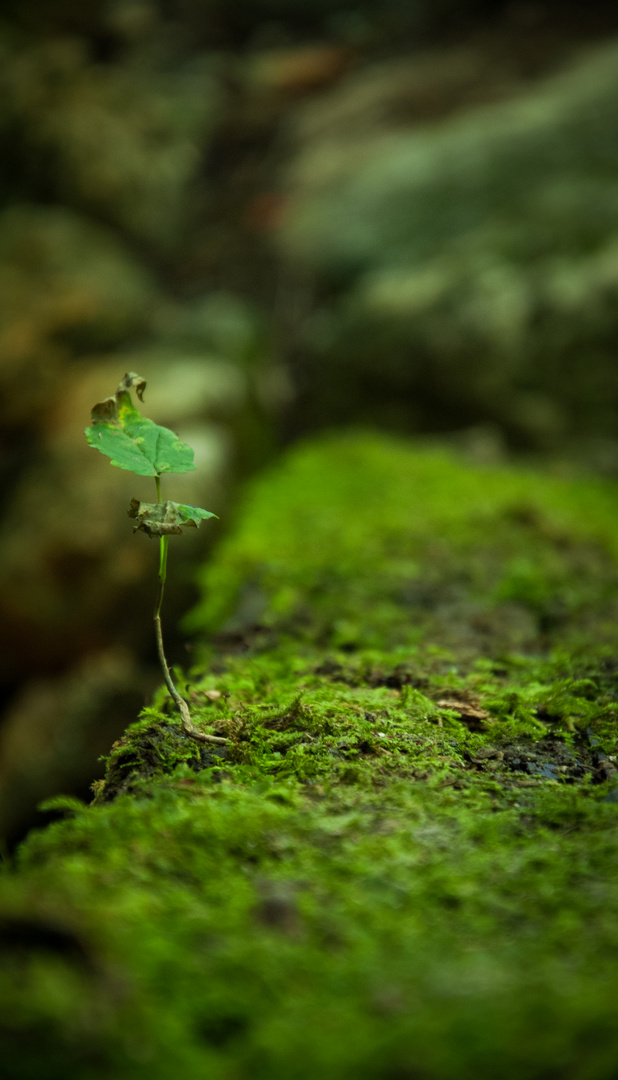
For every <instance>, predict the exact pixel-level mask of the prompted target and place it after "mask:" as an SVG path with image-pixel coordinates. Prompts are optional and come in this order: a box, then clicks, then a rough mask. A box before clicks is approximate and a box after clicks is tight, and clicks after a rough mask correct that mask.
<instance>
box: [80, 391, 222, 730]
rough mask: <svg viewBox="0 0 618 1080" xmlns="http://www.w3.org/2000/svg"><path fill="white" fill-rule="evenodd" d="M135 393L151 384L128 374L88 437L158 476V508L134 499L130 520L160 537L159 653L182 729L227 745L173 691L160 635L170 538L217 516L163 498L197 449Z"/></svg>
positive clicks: (124, 463)
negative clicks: (138, 404) (165, 483)
mask: <svg viewBox="0 0 618 1080" xmlns="http://www.w3.org/2000/svg"><path fill="white" fill-rule="evenodd" d="M133 388H134V389H135V393H136V394H137V396H138V398H139V400H140V401H143V400H144V390H145V389H146V382H145V380H144V379H142V378H141V377H140V376H139V375H136V374H135V372H133V371H129V372H128V373H127V374H126V375H125V376H124V378H123V379H122V380H121V382H120V384H119V386H118V389H117V390H116V393H115V394H114V395H113V397H108V398H105V401H100V402H98V404H96V405H95V406H93V409H92V413H91V424H90V427H87V428H85V430H84V434H85V436H86V439H87V440H88V443H89V444H90V446H94V447H95V448H96V449H97V450H100V451H101V453H102V454H105V455H106V457H108V458H111V463H112V465H117V466H118V468H119V469H126V470H127V471H128V472H132V473H135V474H136V475H137V476H153V477H154V482H155V485H156V488H157V501H156V503H142V502H140V501H139V500H138V499H131V505H130V507H129V510H128V515H129V517H130V518H133V519H134V520H135V521H136V522H137V524H136V525H135V528H134V529H133V531H134V532H138V531H141V532H145V533H146V535H147V536H150V537H151V538H154V537H158V538H159V587H158V590H157V599H156V603H155V609H154V626H155V637H156V641H157V653H158V656H159V662H160V664H161V669H162V671H163V678H164V679H165V685H166V686H167V688H168V690H169V692H170V694H171V695H172V698H173V700H174V701H175V703H176V705H177V706H178V710H179V712H180V716H181V719H182V723H183V727H184V729H185V731H186V732H187V734H188V735H191V736H193V738H194V739H200V740H201V741H202V742H216V743H224V742H225V741H226V740H225V739H221V738H219V737H218V736H216V735H206V734H205V733H204V732H202V731H198V729H197V728H196V727H195V726H194V724H193V721H192V720H191V713H190V712H189V706H188V705H187V702H186V701H185V700H184V698H182V697H181V696H180V694H179V693H178V690H177V689H176V687H175V686H174V682H173V679H172V676H171V674H170V669H169V667H168V663H167V660H166V658H165V652H164V649H163V634H162V632H161V605H162V603H163V591H164V589H165V579H166V576H167V549H168V545H169V539H170V536H173V535H174V534H182V530H183V528H187V527H192V528H197V527H198V526H199V524H200V522H201V521H205V520H206V518H212V517H216V516H217V515H216V514H211V513H210V511H209V510H202V508H201V507H200V506H186V505H185V504H184V503H176V502H169V501H165V502H164V501H163V500H162V499H161V476H162V475H163V473H185V472H190V471H191V470H192V469H194V468H195V465H194V463H193V450H192V449H191V447H190V446H187V444H186V443H183V442H181V440H180V439H179V438H178V436H177V435H175V434H174V432H173V431H170V430H169V428H165V427H161V426H160V425H159V424H155V423H154V422H153V421H152V420H147V419H146V418H145V417H143V416H141V415H140V413H139V412H138V411H137V409H136V408H135V405H134V404H133V401H132V399H131V394H130V391H131V389H133Z"/></svg>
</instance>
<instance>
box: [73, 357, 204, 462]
mask: <svg viewBox="0 0 618 1080" xmlns="http://www.w3.org/2000/svg"><path fill="white" fill-rule="evenodd" d="M132 387H134V388H135V392H136V394H137V396H138V398H139V399H140V401H142V400H143V394H144V390H145V389H146V382H145V380H144V379H142V378H141V377H140V376H139V375H136V374H135V372H133V371H129V372H127V374H126V375H125V376H124V378H123V379H122V380H121V382H120V384H119V386H118V389H117V390H116V393H115V394H114V395H113V397H108V398H105V400H104V401H100V402H98V403H97V404H96V405H95V406H94V407H93V409H92V414H91V420H92V423H91V425H90V427H87V428H85V430H84V434H85V436H86V439H87V440H88V443H89V445H90V446H93V447H95V449H97V450H100V451H101V453H102V454H105V455H106V456H107V457H108V458H111V462H112V465H117V466H118V468H120V469H127V470H128V471H129V472H132V473H136V474H137V475H138V476H160V475H161V473H184V472H190V471H191V470H192V469H194V468H195V465H194V462H193V450H192V449H191V447H190V446H187V444H186V443H183V442H182V441H181V440H180V439H179V438H178V436H177V435H175V434H174V432H173V431H170V429H169V428H166V427H161V425H160V424H155V423H154V422H153V421H152V420H148V419H146V418H145V417H143V416H141V415H140V413H139V412H138V411H137V409H136V408H135V406H134V404H133V402H132V400H131V394H130V390H131V388H132Z"/></svg>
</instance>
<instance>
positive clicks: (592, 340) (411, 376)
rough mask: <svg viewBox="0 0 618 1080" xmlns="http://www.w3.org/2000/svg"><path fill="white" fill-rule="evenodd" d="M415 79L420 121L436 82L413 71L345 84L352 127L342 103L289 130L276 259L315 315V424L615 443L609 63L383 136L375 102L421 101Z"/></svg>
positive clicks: (617, 256) (614, 216) (592, 62)
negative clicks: (308, 295)
mask: <svg viewBox="0 0 618 1080" xmlns="http://www.w3.org/2000/svg"><path fill="white" fill-rule="evenodd" d="M460 69H461V70H460V72H459V74H458V75H453V74H451V77H450V82H448V83H447V85H446V86H444V87H443V93H444V94H446V98H444V101H443V103H442V104H441V105H440V106H439V109H440V110H442V111H445V112H446V113H448V112H449V110H450V109H451V108H452V107H451V106H449V105H448V101H449V100H450V99H449V95H450V94H451V90H452V87H453V86H454V85H456V84H457V83H458V82H459V84H460V85H464V84H465V83H466V80H467V82H468V83H469V84H470V85H472V83H471V82H470V72H469V71H467V69H466V65H465V64H464V63H463V61H462V64H461V65H460ZM423 71H424V72H425V79H426V81H427V83H428V85H429V86H430V90H428V94H429V96H430V100H431V105H430V113H431V111H433V110H434V108H435V105H434V103H435V101H436V92H435V83H436V78H435V73H433V74H430V73H429V72H428V71H427V68H426V65H425V67H423V62H422V61H421V62H420V74H419V72H417V73H416V77H415V75H414V72H415V60H414V58H411V59H410V61H409V70H408V71H407V72H406V70H405V67H403V66H402V65H401V63H400V62H397V63H394V64H393V65H392V69H391V80H392V81H391V84H390V89H389V90H388V92H387V86H388V71H387V69H383V70H382V72H381V75H380V78H379V79H376V77H375V73H374V74H373V75H372V74H371V73H370V74H369V75H368V76H366V78H365V77H363V76H362V75H361V76H357V77H356V82H355V83H354V88H355V93H356V99H357V100H356V113H354V109H353V104H354V101H353V97H352V96H351V90H350V87H349V86H348V87H346V86H345V84H344V85H343V86H342V87H341V88H339V89H337V90H334V91H332V92H331V95H330V97H327V98H322V100H321V101H320V102H318V104H317V105H316V107H315V110H314V113H315V115H314V113H312V107H311V106H310V105H309V106H307V109H306V113H305V120H304V122H303V125H302V126H300V128H299V133H300V134H299V137H300V138H301V139H302V136H303V132H305V131H308V132H309V133H310V136H309V138H308V142H307V143H306V144H305V145H301V147H300V148H299V152H298V155H297V157H296V160H295V162H294V165H293V167H292V168H291V170H290V174H289V202H288V209H287V214H286V216H285V218H284V222H283V225H282V227H281V230H280V240H281V245H282V247H283V249H284V251H285V252H286V254H287V256H288V258H289V260H290V262H291V264H292V265H293V266H299V265H300V266H301V267H302V266H305V267H307V268H308V269H310V271H311V272H312V273H313V274H314V275H317V280H318V283H319V285H318V287H319V289H320V291H321V292H322V294H323V295H325V296H326V299H325V300H324V301H322V302H321V304H320V307H319V310H317V311H316V312H315V313H314V314H313V315H311V316H310V317H309V318H308V319H306V321H305V324H304V325H303V326H302V328H301V331H300V333H301V337H302V341H303V346H302V347H304V349H305V351H306V356H307V357H308V359H306V361H305V362H306V370H305V371H304V374H303V378H304V381H305V385H311V391H309V392H308V395H307V403H308V408H309V409H310V410H311V418H310V423H312V422H313V423H315V422H316V417H317V416H319V417H320V420H321V422H324V419H326V420H327V421H330V422H333V421H335V420H337V419H341V418H342V416H343V415H345V413H344V410H347V412H348V414H349V413H353V414H354V415H355V416H356V417H359V415H360V417H361V418H364V419H368V420H374V421H375V420H378V421H379V422H382V423H387V424H389V425H390V426H399V427H403V428H408V429H419V428H421V429H423V428H424V429H430V430H431V429H432V428H433V429H435V428H444V429H449V428H451V429H452V428H458V427H463V426H469V425H472V424H478V423H497V424H498V425H499V426H500V427H501V428H502V429H503V430H504V431H505V432H506V434H507V436H508V438H509V440H510V442H511V444H512V445H513V444H514V445H516V446H520V447H528V448H534V449H541V450H556V449H563V448H564V447H567V446H569V445H570V444H571V443H572V441H573V439H574V438H579V439H583V440H584V441H585V439H586V437H588V438H592V437H595V438H596V437H598V436H599V435H602V436H610V435H611V434H612V432H613V431H614V430H615V425H616V419H617V413H618V374H617V369H616V364H615V353H616V347H617V345H618V315H617V311H618V307H617V303H616V301H617V299H618V199H617V197H616V185H615V175H616V169H617V168H618V150H617V149H616V148H617V147H618V46H617V45H616V44H613V45H611V46H607V47H605V48H603V49H598V50H597V51H595V52H593V53H592V54H591V55H590V56H588V57H587V58H586V59H585V60H583V61H580V62H579V63H578V64H573V65H572V66H571V67H569V68H568V70H565V71H564V72H562V73H561V74H559V75H555V76H554V77H552V78H551V79H548V80H547V81H546V82H544V83H541V84H539V85H538V86H537V88H536V89H530V90H529V91H528V93H526V94H525V95H523V94H519V95H518V96H517V97H516V98H515V99H514V100H509V101H506V102H497V103H495V104H492V105H484V106H482V107H476V108H472V109H469V110H467V111H464V112H463V113H461V112H460V110H459V109H455V111H454V112H453V113H452V115H451V116H448V115H445V117H444V119H441V120H440V122H434V123H431V122H430V123H425V124H423V126H422V127H418V123H419V114H418V110H417V111H416V113H415V110H414V108H411V110H410V111H411V117H412V127H413V128H415V129H414V130H409V129H407V128H406V123H405V118H404V119H402V113H401V109H400V111H399V113H398V114H397V115H395V117H394V118H393V114H392V113H391V114H390V121H389V122H388V123H386V124H385V122H384V121H385V115H388V109H387V108H386V104H385V103H389V102H390V103H391V105H392V102H393V101H397V100H398V101H399V104H400V105H401V101H402V100H403V99H404V98H405V95H406V93H408V92H410V93H411V90H410V88H411V87H414V88H415V89H414V94H413V95H412V97H413V98H414V100H415V101H418V100H419V98H422V94H421V93H420V90H419V79H420V76H421V75H422V74H423ZM421 81H422V79H421ZM431 87H433V88H434V89H431ZM503 89H504V88H502V89H500V88H497V89H496V94H497V96H498V97H499V96H501V95H502V93H503ZM414 95H416V96H414ZM329 102H330V105H331V110H330V113H329ZM385 110H386V114H385ZM326 364H328V369H329V383H328V390H327V392H326V393H320V391H321V390H322V388H323V387H324V386H325V384H324V381H323V380H322V381H319V380H318V371H319V370H321V369H322V367H323V366H324V365H326ZM311 394H313V400H311Z"/></svg>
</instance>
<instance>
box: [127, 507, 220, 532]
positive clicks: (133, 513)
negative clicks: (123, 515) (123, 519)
mask: <svg viewBox="0 0 618 1080" xmlns="http://www.w3.org/2000/svg"><path fill="white" fill-rule="evenodd" d="M127 513H128V515H129V517H131V518H135V519H136V521H137V525H136V526H135V529H134V532H137V531H138V529H141V531H142V532H145V533H146V535H147V536H171V535H173V534H174V533H182V530H183V528H193V529H196V528H198V526H199V524H200V521H205V520H206V518H213V517H216V516H217V515H216V514H211V512H210V510H202V508H201V506H187V505H186V503H176V502H169V501H167V502H160V503H143V502H140V501H139V499H131V508H130V510H128V511H127Z"/></svg>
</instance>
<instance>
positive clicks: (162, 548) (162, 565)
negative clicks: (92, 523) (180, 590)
mask: <svg viewBox="0 0 618 1080" xmlns="http://www.w3.org/2000/svg"><path fill="white" fill-rule="evenodd" d="M155 483H156V485H157V502H161V481H160V479H159V477H158V476H155ZM169 540H170V538H169V536H161V537H160V538H159V588H158V590H157V599H156V602H155V609H154V628H155V638H156V641H157V655H158V657H159V663H160V665H161V670H162V672H163V679H164V680H165V685H166V686H167V689H168V690H169V692H170V694H171V696H172V699H173V700H174V701H175V703H176V706H177V707H178V711H179V713H180V718H181V720H182V726H183V728H184V729H185V731H186V733H187V735H191V736H192V737H193V738H194V739H199V740H200V742H212V743H222V744H225V743H226V742H227V739H221V738H219V736H218V735H207V734H206V733H205V732H203V731H199V730H198V729H197V728H196V727H195V725H194V723H193V721H192V719H191V713H190V712H189V706H188V705H187V702H186V701H185V699H184V698H183V697H181V696H180V694H179V693H178V690H177V689H176V687H175V686H174V681H173V679H172V676H171V673H170V669H169V667H168V664H167V660H166V658H165V650H164V648H163V632H162V630H161V605H162V604H163V591H164V589H165V579H166V577H167V549H168V546H169Z"/></svg>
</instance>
